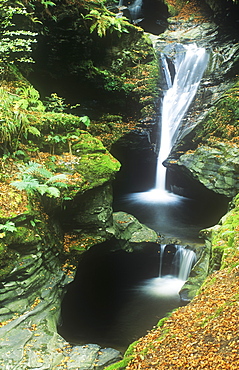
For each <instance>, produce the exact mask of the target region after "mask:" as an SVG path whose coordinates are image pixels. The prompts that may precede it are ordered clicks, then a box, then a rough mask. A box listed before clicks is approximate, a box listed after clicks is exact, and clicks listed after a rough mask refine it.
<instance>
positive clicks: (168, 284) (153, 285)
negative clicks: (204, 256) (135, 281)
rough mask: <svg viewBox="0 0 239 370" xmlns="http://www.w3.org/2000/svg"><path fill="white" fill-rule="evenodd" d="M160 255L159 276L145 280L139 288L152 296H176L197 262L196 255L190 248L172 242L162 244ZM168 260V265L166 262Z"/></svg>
mask: <svg viewBox="0 0 239 370" xmlns="http://www.w3.org/2000/svg"><path fill="white" fill-rule="evenodd" d="M159 255H160V257H159V276H158V277H157V278H152V279H149V280H146V281H145V282H143V284H141V285H140V286H139V290H140V291H141V292H143V293H144V294H147V295H150V296H160V297H168V296H174V295H176V294H178V292H179V291H180V289H181V288H182V286H183V285H184V283H185V282H186V280H187V279H188V277H189V275H190V272H191V269H192V267H193V265H194V263H195V262H196V255H195V253H194V252H193V251H192V250H190V249H187V248H184V247H183V246H181V245H172V244H170V245H165V244H163V245H161V247H160V251H159ZM168 255H171V258H169V257H168ZM167 260H168V261H169V263H168V266H167V263H165V262H166V261H167Z"/></svg>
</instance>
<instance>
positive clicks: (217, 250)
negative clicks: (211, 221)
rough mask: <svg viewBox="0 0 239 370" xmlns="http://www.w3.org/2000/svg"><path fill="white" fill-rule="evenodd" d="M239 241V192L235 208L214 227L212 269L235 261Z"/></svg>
mask: <svg viewBox="0 0 239 370" xmlns="http://www.w3.org/2000/svg"><path fill="white" fill-rule="evenodd" d="M238 243H239V194H238V195H237V196H236V197H235V199H234V201H233V208H232V209H231V210H230V211H229V212H228V213H227V214H226V215H225V216H224V217H223V219H222V221H221V225H220V227H216V228H214V229H212V235H211V244H212V258H211V270H215V269H219V268H225V267H228V266H230V265H231V264H233V263H234V262H235V260H234V259H235V258H236V256H237V253H238V251H237V247H238Z"/></svg>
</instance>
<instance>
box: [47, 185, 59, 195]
mask: <svg viewBox="0 0 239 370" xmlns="http://www.w3.org/2000/svg"><path fill="white" fill-rule="evenodd" d="M46 193H47V194H48V195H49V197H54V198H59V196H60V195H61V193H60V190H58V189H57V188H56V187H55V186H49V187H48V188H47V191H46Z"/></svg>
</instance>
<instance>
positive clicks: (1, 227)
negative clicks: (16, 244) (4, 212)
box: [0, 221, 17, 233]
mask: <svg viewBox="0 0 239 370" xmlns="http://www.w3.org/2000/svg"><path fill="white" fill-rule="evenodd" d="M16 229H17V228H16V226H15V223H14V222H12V221H7V222H6V223H5V224H0V231H3V232H5V231H9V232H11V233H13V232H14V231H16Z"/></svg>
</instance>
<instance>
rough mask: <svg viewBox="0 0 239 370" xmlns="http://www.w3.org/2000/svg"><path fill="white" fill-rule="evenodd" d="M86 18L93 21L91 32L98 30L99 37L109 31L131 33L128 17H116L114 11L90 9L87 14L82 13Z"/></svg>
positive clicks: (119, 33)
mask: <svg viewBox="0 0 239 370" xmlns="http://www.w3.org/2000/svg"><path fill="white" fill-rule="evenodd" d="M82 17H83V18H84V19H85V20H90V21H92V25H91V26H90V32H91V33H92V32H93V31H95V30H96V32H97V34H98V36H99V37H103V36H106V34H107V32H110V33H112V32H116V33H117V34H118V36H120V35H121V34H122V33H123V32H126V33H129V31H128V27H129V26H128V22H127V18H125V17H122V18H116V17H115V15H114V14H113V13H110V12H108V11H107V10H104V11H102V12H99V11H98V10H96V9H93V10H91V11H90V13H89V14H87V15H85V16H84V15H82Z"/></svg>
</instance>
